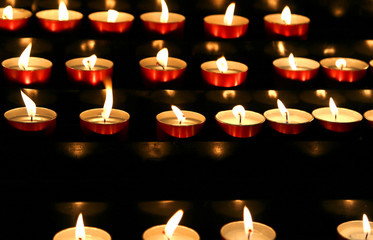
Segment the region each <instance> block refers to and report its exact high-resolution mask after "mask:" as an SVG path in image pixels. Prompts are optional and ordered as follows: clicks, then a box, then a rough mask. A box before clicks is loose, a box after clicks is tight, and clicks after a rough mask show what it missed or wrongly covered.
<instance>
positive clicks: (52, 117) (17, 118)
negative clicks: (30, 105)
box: [4, 107, 57, 132]
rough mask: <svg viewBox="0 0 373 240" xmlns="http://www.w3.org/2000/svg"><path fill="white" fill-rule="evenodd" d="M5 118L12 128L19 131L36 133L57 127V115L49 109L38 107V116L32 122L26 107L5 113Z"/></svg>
mask: <svg viewBox="0 0 373 240" xmlns="http://www.w3.org/2000/svg"><path fill="white" fill-rule="evenodd" d="M4 117H5V118H6V120H7V122H8V123H9V124H10V125H11V126H12V127H14V128H16V129H18V130H22V131H29V132H35V131H42V130H44V129H46V128H53V127H55V125H56V118H57V114H56V112H55V111H53V110H50V109H48V108H42V107H37V108H36V115H35V117H34V118H33V119H32V121H31V117H30V116H29V115H28V114H27V109H26V107H20V108H14V109H11V110H9V111H7V112H5V113H4Z"/></svg>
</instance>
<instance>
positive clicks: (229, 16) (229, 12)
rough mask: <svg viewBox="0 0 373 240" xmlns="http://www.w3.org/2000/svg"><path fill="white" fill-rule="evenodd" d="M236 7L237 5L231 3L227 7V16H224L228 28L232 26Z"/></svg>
mask: <svg viewBox="0 0 373 240" xmlns="http://www.w3.org/2000/svg"><path fill="white" fill-rule="evenodd" d="M235 7H236V4H235V3H231V4H229V6H228V7H227V10H226V11H225V15H224V24H225V25H228V26H230V25H232V22H233V15H234V8H235Z"/></svg>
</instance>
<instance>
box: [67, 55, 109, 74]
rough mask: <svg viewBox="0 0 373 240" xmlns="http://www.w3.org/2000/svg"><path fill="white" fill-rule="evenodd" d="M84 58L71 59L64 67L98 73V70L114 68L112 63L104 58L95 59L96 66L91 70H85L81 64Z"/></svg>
mask: <svg viewBox="0 0 373 240" xmlns="http://www.w3.org/2000/svg"><path fill="white" fill-rule="evenodd" d="M83 59H84V57H81V58H73V59H70V60H68V61H67V62H66V63H65V65H66V67H68V68H72V69H75V70H82V71H95V70H96V71H99V70H105V69H108V68H112V67H113V66H114V63H113V62H112V61H110V60H108V59H104V58H97V61H96V64H95V66H94V67H93V69H92V70H89V69H87V68H86V67H85V66H84V64H83Z"/></svg>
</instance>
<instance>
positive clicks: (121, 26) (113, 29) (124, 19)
mask: <svg viewBox="0 0 373 240" xmlns="http://www.w3.org/2000/svg"><path fill="white" fill-rule="evenodd" d="M88 18H89V20H90V21H91V23H92V25H93V27H94V28H95V29H96V30H97V31H98V32H100V33H124V32H126V31H128V30H129V29H130V28H131V26H132V24H133V20H134V19H135V18H134V16H133V15H131V14H129V13H124V12H119V13H118V17H117V19H116V20H115V22H108V20H107V19H108V11H102V12H95V13H91V14H89V15H88Z"/></svg>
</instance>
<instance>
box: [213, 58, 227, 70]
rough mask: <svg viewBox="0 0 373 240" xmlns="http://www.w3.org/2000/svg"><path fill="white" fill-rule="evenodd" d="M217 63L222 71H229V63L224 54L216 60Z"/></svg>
mask: <svg viewBox="0 0 373 240" xmlns="http://www.w3.org/2000/svg"><path fill="white" fill-rule="evenodd" d="M216 65H217V66H218V69H219V71H220V72H221V73H226V72H227V71H228V63H227V60H226V59H225V57H224V56H223V57H221V58H219V59H218V60H216Z"/></svg>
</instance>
